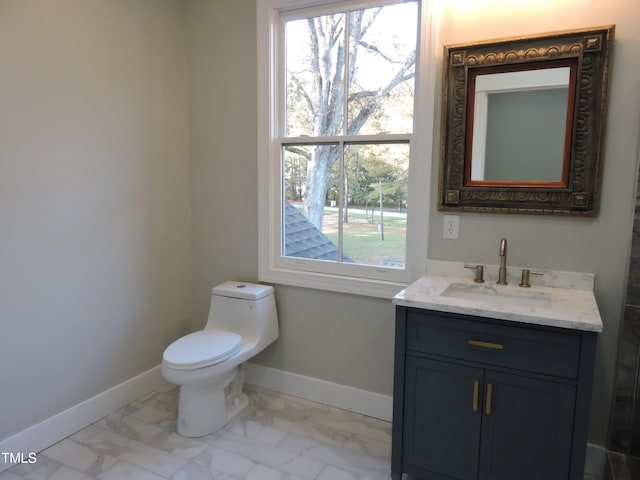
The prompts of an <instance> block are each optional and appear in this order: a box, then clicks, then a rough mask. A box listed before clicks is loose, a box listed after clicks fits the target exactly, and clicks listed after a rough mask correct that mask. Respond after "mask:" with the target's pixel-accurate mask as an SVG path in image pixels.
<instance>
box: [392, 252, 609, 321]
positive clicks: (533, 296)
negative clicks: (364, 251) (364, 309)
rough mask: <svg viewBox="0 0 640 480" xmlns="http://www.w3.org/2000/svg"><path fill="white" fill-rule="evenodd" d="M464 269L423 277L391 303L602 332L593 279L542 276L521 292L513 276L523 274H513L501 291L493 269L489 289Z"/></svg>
mask: <svg viewBox="0 0 640 480" xmlns="http://www.w3.org/2000/svg"><path fill="white" fill-rule="evenodd" d="M446 263H453V262H446ZM462 265H463V264H458V265H454V266H453V268H449V267H451V265H449V266H446V267H447V268H444V269H441V268H433V270H434V272H435V273H429V274H427V275H425V276H423V277H422V278H420V279H418V280H416V281H415V282H414V283H412V284H411V285H409V286H408V287H407V288H405V289H404V290H402V291H401V292H399V293H398V294H397V295H396V296H394V297H393V303H394V304H395V305H402V306H407V307H414V308H424V309H428V310H438V311H441V312H451V313H461V314H466V315H475V316H479V317H488V318H496V319H501V320H511V321H514V322H523V323H530V324H536V325H547V326H552V327H562V328H570V329H576V330H588V331H595V332H601V331H602V320H601V318H600V312H599V310H598V305H597V303H596V299H595V296H594V294H593V275H591V274H580V273H577V274H575V275H574V274H573V273H572V272H552V271H543V273H544V275H542V276H540V277H537V276H536V277H532V279H531V284H532V286H531V288H523V287H519V286H518V284H519V277H514V275H513V271H514V270H517V272H518V274H519V272H520V271H521V269H517V268H511V269H510V272H509V273H510V276H509V277H508V281H509V284H508V285H497V284H496V281H495V275H494V271H493V270H494V269H493V268H492V267H489V268H488V269H487V270H485V271H486V272H487V274H486V275H485V283H474V282H473V275H472V272H471V271H469V270H465V269H464V268H463V267H462ZM440 266H442V265H440ZM533 270H536V271H537V269H532V271H533ZM545 277H546V278H545ZM543 279H544V280H543ZM536 283H537V284H536Z"/></svg>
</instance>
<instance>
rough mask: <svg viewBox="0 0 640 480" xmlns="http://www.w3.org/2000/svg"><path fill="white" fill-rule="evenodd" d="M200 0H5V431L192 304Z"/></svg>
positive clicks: (105, 380)
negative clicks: (192, 1) (193, 67)
mask: <svg viewBox="0 0 640 480" xmlns="http://www.w3.org/2000/svg"><path fill="white" fill-rule="evenodd" d="M186 54H187V50H186V31H185V23H184V7H183V5H182V3H181V2H180V1H174V0H94V1H86V0H55V1H48V0H47V1H42V0H0V72H2V73H1V74H0V86H1V88H0V105H1V106H2V107H1V108H0V225H1V228H0V232H1V233H0V266H1V267H0V412H2V413H1V420H0V440H2V439H5V438H7V437H9V436H11V435H13V434H14V433H17V432H18V431H21V430H23V429H25V428H27V427H29V426H31V425H32V424H35V423H37V422H39V421H41V420H44V419H46V418H48V417H50V416H52V415H54V414H56V413H58V412H61V411H63V410H65V409H67V408H69V407H71V406H73V405H76V404H78V403H80V402H81V401H83V400H86V399H87V398H90V397H91V396H93V395H96V394H98V393H101V392H103V391H105V390H107V389H108V388H110V387H112V386H114V385H117V384H119V383H121V382H123V381H125V380H128V379H130V378H131V377H133V376H135V375H137V374H140V373H141V372H143V371H145V370H147V369H150V368H152V367H155V366H157V365H158V363H159V361H160V358H161V356H162V350H163V348H164V346H165V345H166V343H167V342H168V341H170V340H171V339H173V338H175V337H176V336H177V335H178V334H179V333H181V323H183V322H184V323H186V322H185V321H186V320H187V319H188V318H189V317H190V315H191V304H192V302H191V221H190V205H189V157H188V156H189V149H188V132H187V128H188V123H187V120H188V115H187V78H186V73H187V65H186V58H187V57H186Z"/></svg>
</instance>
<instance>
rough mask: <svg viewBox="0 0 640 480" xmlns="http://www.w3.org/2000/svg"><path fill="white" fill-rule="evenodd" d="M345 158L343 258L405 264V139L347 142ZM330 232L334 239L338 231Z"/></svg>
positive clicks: (406, 146) (380, 263) (381, 264)
mask: <svg viewBox="0 0 640 480" xmlns="http://www.w3.org/2000/svg"><path fill="white" fill-rule="evenodd" d="M344 163H345V171H346V174H345V181H344V186H343V191H344V193H345V197H346V199H347V202H346V206H345V207H344V209H343V211H342V220H343V245H344V246H343V250H344V255H345V258H349V259H350V260H351V261H353V262H355V263H359V264H364V265H380V266H386V267H392V268H404V266H405V255H406V233H407V192H408V183H409V179H408V172H409V170H408V169H409V145H408V144H374V145H350V146H349V147H348V148H347V150H346V152H345V161H344ZM328 236H329V238H331V239H334V241H335V238H336V237H334V236H332V235H328Z"/></svg>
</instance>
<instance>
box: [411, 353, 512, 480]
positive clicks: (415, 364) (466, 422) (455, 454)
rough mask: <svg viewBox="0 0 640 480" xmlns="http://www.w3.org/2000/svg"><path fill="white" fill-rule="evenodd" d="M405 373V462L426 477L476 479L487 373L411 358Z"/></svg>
mask: <svg viewBox="0 0 640 480" xmlns="http://www.w3.org/2000/svg"><path fill="white" fill-rule="evenodd" d="M405 372H406V373H405V386H406V391H405V410H404V439H403V446H404V447H403V463H404V464H409V465H411V466H413V467H417V468H418V469H419V470H418V471H419V472H420V474H421V475H422V476H424V478H427V479H441V478H442V479H444V478H446V479H457V480H472V479H473V480H476V479H477V475H478V455H479V448H480V423H481V418H482V412H481V406H482V405H481V404H482V381H483V375H484V371H483V370H482V369H480V368H472V367H466V366H461V365H457V364H451V363H447V362H440V361H436V360H429V359H425V358H419V357H412V356H407V359H406V370H405ZM510 480H513V479H510Z"/></svg>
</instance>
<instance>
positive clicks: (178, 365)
mask: <svg viewBox="0 0 640 480" xmlns="http://www.w3.org/2000/svg"><path fill="white" fill-rule="evenodd" d="M241 348H242V338H241V337H240V335H238V334H237V333H232V332H226V331H224V330H211V329H208V330H201V331H199V332H194V333H190V334H189V335H186V336H184V337H182V338H180V339H178V340H176V341H175V342H173V343H172V344H171V345H169V346H168V347H167V349H166V350H165V351H164V354H163V355H162V360H163V362H164V364H165V366H167V367H169V368H173V369H176V370H194V369H197V368H204V367H209V366H211V365H215V364H216V363H220V362H222V361H224V360H226V359H227V358H229V357H232V356H233V355H235V354H236V353H238V351H239V350H240V349H241Z"/></svg>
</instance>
